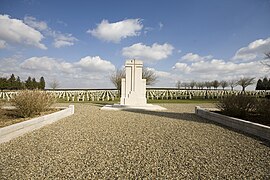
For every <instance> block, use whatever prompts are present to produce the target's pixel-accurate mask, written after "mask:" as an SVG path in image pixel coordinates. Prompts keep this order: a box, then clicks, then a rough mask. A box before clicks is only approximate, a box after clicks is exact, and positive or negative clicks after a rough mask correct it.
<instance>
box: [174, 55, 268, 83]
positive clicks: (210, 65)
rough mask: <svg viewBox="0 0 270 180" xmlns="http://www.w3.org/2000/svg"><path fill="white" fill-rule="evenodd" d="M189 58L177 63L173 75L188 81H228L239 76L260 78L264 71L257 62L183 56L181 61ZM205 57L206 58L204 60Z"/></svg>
mask: <svg viewBox="0 0 270 180" xmlns="http://www.w3.org/2000/svg"><path fill="white" fill-rule="evenodd" d="M186 57H190V58H189V60H190V61H188V60H187V61H186V63H181V62H177V63H176V64H175V65H174V66H173V68H172V69H173V70H174V72H175V73H177V74H179V73H181V75H183V76H184V77H186V79H190V80H192V79H193V80H196V79H199V80H214V79H217V80H223V79H224V80H228V79H231V78H232V77H234V78H239V77H241V76H251V77H261V76H263V75H264V73H265V71H264V69H263V68H262V65H261V63H260V62H259V61H253V62H242V63H237V62H234V61H225V60H222V59H215V58H210V56H204V58H202V56H199V55H197V56H194V57H195V58H191V57H192V56H186V55H185V56H183V57H182V58H181V60H183V59H185V60H186V59H187V58H186ZM205 57H207V58H205Z"/></svg>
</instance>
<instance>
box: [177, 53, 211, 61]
mask: <svg viewBox="0 0 270 180" xmlns="http://www.w3.org/2000/svg"><path fill="white" fill-rule="evenodd" d="M212 57H213V56H211V55H208V56H199V55H198V54H193V53H187V54H186V55H184V56H182V57H181V60H182V61H190V62H196V61H204V60H207V59H211V58H212Z"/></svg>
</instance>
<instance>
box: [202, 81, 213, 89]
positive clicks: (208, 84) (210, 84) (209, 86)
mask: <svg viewBox="0 0 270 180" xmlns="http://www.w3.org/2000/svg"><path fill="white" fill-rule="evenodd" d="M204 84H205V86H206V88H207V89H211V86H212V82H209V81H205V82H204Z"/></svg>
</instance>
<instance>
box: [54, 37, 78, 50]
mask: <svg viewBox="0 0 270 180" xmlns="http://www.w3.org/2000/svg"><path fill="white" fill-rule="evenodd" d="M54 38H55V39H54V43H53V45H54V47H56V48H60V47H64V46H72V45H74V42H75V41H78V40H77V39H76V38H75V37H73V36H72V34H61V33H56V34H55V36H54Z"/></svg>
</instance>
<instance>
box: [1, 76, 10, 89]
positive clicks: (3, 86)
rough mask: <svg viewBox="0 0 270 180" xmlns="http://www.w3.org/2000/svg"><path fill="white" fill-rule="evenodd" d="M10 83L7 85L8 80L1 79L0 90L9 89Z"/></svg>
mask: <svg viewBox="0 0 270 180" xmlns="http://www.w3.org/2000/svg"><path fill="white" fill-rule="evenodd" d="M7 86H8V83H7V78H4V77H1V78H0V89H1V90H4V89H7Z"/></svg>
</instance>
